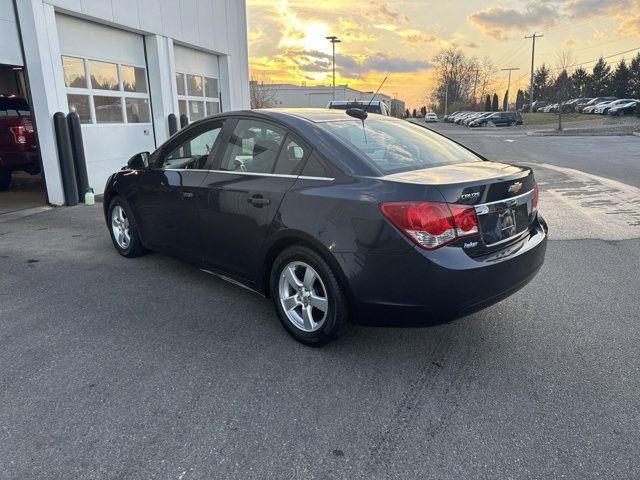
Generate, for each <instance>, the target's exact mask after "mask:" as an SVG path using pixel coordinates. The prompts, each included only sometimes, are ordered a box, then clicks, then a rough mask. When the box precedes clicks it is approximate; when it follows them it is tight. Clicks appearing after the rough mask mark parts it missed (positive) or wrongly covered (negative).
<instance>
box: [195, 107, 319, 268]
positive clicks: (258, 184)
mask: <svg viewBox="0 0 640 480" xmlns="http://www.w3.org/2000/svg"><path fill="white" fill-rule="evenodd" d="M225 141H226V145H225V146H224V148H222V146H221V148H220V149H218V151H217V153H216V155H217V156H218V158H216V159H214V161H213V167H212V170H211V171H210V172H209V174H208V176H207V178H206V179H205V181H204V184H203V185H202V188H203V189H205V190H207V193H206V195H207V198H206V201H205V202H203V203H202V204H201V209H200V216H201V222H202V228H203V232H202V236H203V239H204V244H205V245H204V258H205V261H206V262H207V263H208V264H210V265H211V266H213V267H216V268H218V269H221V270H223V271H225V272H228V273H230V274H232V275H235V276H238V277H242V278H244V279H246V280H248V281H252V280H254V278H255V273H256V271H257V268H258V260H259V252H260V248H261V247H262V244H263V242H264V239H265V238H266V236H267V234H268V232H269V229H270V228H271V224H272V222H273V221H274V217H275V216H276V213H277V211H278V208H279V206H280V203H281V202H282V199H283V197H284V195H285V193H286V192H287V190H289V188H291V186H292V185H293V183H294V182H295V180H296V178H297V175H298V173H299V171H300V168H301V167H302V166H303V162H304V160H306V158H307V156H308V155H309V153H310V149H309V148H308V147H307V146H305V144H304V143H303V142H302V141H300V140H299V139H298V138H296V137H295V136H294V135H292V134H291V133H290V132H288V131H287V130H286V129H285V128H283V127H282V126H279V125H275V124H272V123H269V122H266V121H264V120H261V119H252V118H242V119H239V120H238V121H237V123H236V124H235V126H234V127H233V131H232V133H231V135H230V136H228V140H226V139H225ZM276 221H277V219H276Z"/></svg>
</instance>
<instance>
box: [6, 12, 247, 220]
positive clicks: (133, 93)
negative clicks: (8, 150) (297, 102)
mask: <svg viewBox="0 0 640 480" xmlns="http://www.w3.org/2000/svg"><path fill="white" fill-rule="evenodd" d="M247 62H248V60H247V27H246V7H245V1H244V0H180V1H177V0H0V101H4V102H5V103H6V104H7V105H13V104H14V103H15V102H14V100H15V99H24V100H25V101H26V102H27V103H28V106H27V107H24V108H22V109H16V108H15V107H6V108H5V110H3V109H2V107H0V119H1V118H2V117H3V115H4V116H5V117H7V118H9V117H11V118H13V117H21V120H20V121H21V122H22V124H23V127H21V128H22V130H19V132H23V133H24V132H27V133H28V132H29V129H31V131H33V130H35V133H36V134H37V135H36V136H34V141H33V145H29V143H30V140H29V137H28V135H27V133H25V135H27V139H26V140H24V138H23V137H24V135H23V137H19V138H20V139H21V140H23V141H22V143H23V145H22V148H23V149H24V148H27V149H28V148H31V149H32V150H33V151H37V153H38V154H39V157H40V159H39V162H40V168H39V169H38V170H40V171H41V173H39V174H38V175H35V177H36V178H38V179H41V187H40V197H39V198H40V199H41V203H43V204H44V203H49V204H53V205H61V204H63V203H64V201H65V199H64V195H63V188H62V179H61V175H60V167H59V162H58V154H57V147H56V142H55V131H54V127H53V115H54V114H55V113H56V112H63V113H68V112H70V111H75V112H77V113H78V115H79V116H80V119H81V122H82V134H83V138H84V145H85V155H86V158H87V170H88V175H89V184H90V185H91V186H92V187H93V188H94V190H95V192H96V193H101V192H102V190H103V188H104V185H105V182H106V180H107V178H108V176H109V175H110V174H111V173H112V172H114V171H115V170H118V169H120V168H121V167H122V166H123V165H125V164H126V161H127V159H128V158H129V157H131V155H133V154H134V153H137V152H140V151H151V150H153V149H155V147H156V146H158V145H160V144H161V143H162V142H164V141H165V140H166V139H167V138H168V136H169V126H168V116H169V114H172V113H173V114H175V115H176V116H180V115H181V114H184V115H186V116H187V118H188V119H189V121H195V120H197V119H200V118H203V117H205V116H207V115H211V114H214V113H218V112H221V111H228V110H236V109H243V108H248V107H249V81H248V63H247ZM12 102H14V103H12ZM25 119H27V120H25ZM16 120H17V119H16ZM7 121H9V120H7ZM0 123H1V120H0ZM11 128H12V130H10V129H7V132H9V131H11V132H16V131H18V130H16V128H17V127H16V128H14V127H11ZM0 134H2V126H1V125H0ZM14 137H15V138H14ZM7 138H8V139H9V140H10V141H11V142H13V141H14V140H15V139H16V138H18V137H16V136H15V135H14V136H13V137H10V136H9V137H7ZM16 141H17V140H16ZM24 144H26V146H25V145H24ZM1 145H3V144H2V143H0V167H2V165H3V163H2V162H3V152H2V148H4V147H2V146H1ZM5 156H6V158H8V155H5ZM7 161H8V160H7ZM14 163H15V162H14ZM13 169H14V172H13V175H14V177H13V181H15V185H16V186H15V190H16V191H15V192H14V193H15V195H16V196H20V195H21V191H20V186H21V185H26V184H27V183H26V182H27V179H26V178H24V177H28V176H29V175H32V173H28V172H26V170H25V171H23V172H21V171H20V169H21V167H20V166H15V165H14V167H13ZM23 170H24V169H23ZM32 170H33V169H32ZM21 181H24V184H23V183H21ZM12 190H14V187H10V188H9V189H8V190H6V191H4V192H0V214H1V213H3V212H4V211H7V210H8V209H10V208H12V207H11V206H10V205H11V202H12V199H13V198H14V197H12V196H11V195H14V193H12ZM27 190H29V189H28V188H27ZM30 192H31V193H30V194H31V195H32V196H33V192H32V191H30ZM22 193H24V192H22ZM32 196H28V195H27V196H26V197H25V196H24V195H23V196H22V197H20V198H21V200H19V201H15V202H14V203H15V206H14V208H24V206H25V205H28V206H30V203H29V201H26V203H24V202H23V200H24V199H25V198H27V199H31V198H32ZM16 198H17V197H16Z"/></svg>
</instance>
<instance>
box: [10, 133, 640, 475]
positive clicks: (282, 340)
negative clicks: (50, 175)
mask: <svg viewBox="0 0 640 480" xmlns="http://www.w3.org/2000/svg"><path fill="white" fill-rule="evenodd" d="M505 133H506V132H500V133H496V134H497V135H504V134H505ZM465 135H466V136H467V137H468V138H466V137H465V141H466V142H468V143H469V144H470V146H476V147H477V146H480V148H481V149H484V150H485V151H483V152H482V153H484V154H491V155H495V156H496V157H498V158H500V159H502V158H506V155H508V154H509V152H505V151H504V149H505V148H509V149H513V150H511V151H512V152H515V151H518V152H519V153H518V157H517V159H516V160H517V161H521V162H527V163H535V164H537V167H536V173H537V175H538V179H539V181H540V183H541V188H542V194H541V206H540V209H541V211H542V213H543V214H544V215H545V216H546V217H547V219H548V220H549V223H550V225H551V236H550V242H549V246H548V251H547V252H548V253H547V260H546V263H545V265H544V267H543V268H542V270H541V272H540V274H539V275H538V276H537V277H536V278H535V279H534V281H533V282H532V283H530V284H529V285H528V286H527V287H525V288H524V289H523V290H521V291H520V292H518V293H517V294H515V295H514V296H512V297H510V298H508V299H507V300H505V301H503V302H501V303H499V304H497V305H495V306H493V307H490V308H488V309H486V310H484V311H482V312H479V313H476V314H474V315H471V316H468V317H466V318H463V319H461V320H458V321H456V322H453V323H450V324H446V325H441V326H436V327H430V328H423V329H399V328H398V329H395V328H367V327H354V328H353V329H352V330H351V332H350V333H349V335H347V336H346V337H345V338H343V339H341V340H339V341H337V342H335V343H332V344H330V345H328V346H327V347H325V348H323V349H311V348H307V347H304V346H302V345H300V344H298V343H296V342H295V341H294V340H293V339H291V338H290V337H289V336H288V335H287V334H286V333H285V331H284V330H283V329H282V327H281V326H280V324H279V322H278V320H277V318H276V316H275V313H274V311H273V307H272V305H271V303H270V301H269V300H267V299H263V298H261V297H259V296H257V295H255V294H252V293H251V292H248V291H246V290H243V289H240V288H238V287H235V286H233V285H230V284H227V283H225V282H223V281H222V280H219V279H217V278H215V277H212V276H210V275H208V274H206V273H204V272H202V271H200V270H197V269H195V268H193V267H191V266H189V265H185V264H182V263H180V262H178V261H176V260H174V259H171V258H169V257H166V256H163V255H159V254H149V255H146V256H144V257H141V258H138V259H134V260H128V259H125V258H122V257H120V256H119V255H118V254H117V253H116V252H115V250H114V249H113V247H112V246H111V243H110V239H109V236H108V232H107V230H106V227H105V225H104V221H103V219H102V217H101V210H100V205H97V206H95V207H84V206H79V207H74V208H64V209H54V210H51V211H47V212H43V213H40V214H37V215H32V216H29V217H24V218H19V219H15V220H11V221H8V222H4V223H0V366H1V368H0V479H47V480H50V479H65V480H67V479H89V478H90V479H136V480H138V479H178V480H189V479H284V480H288V479H403V480H406V479H462V478H474V479H483V478H486V479H498V478H499V479H506V478H518V479H523V478H531V479H548V478H554V479H555V478H580V479H587V478H616V479H634V478H639V477H640V462H638V458H640V395H639V392H640V349H639V347H638V340H639V339H640V322H639V321H638V320H639V319H640V306H639V303H638V292H640V278H639V276H640V274H639V272H640V255H639V254H638V250H639V249H640V222H639V221H637V215H638V209H639V208H640V195H638V189H637V187H638V185H637V183H636V181H637V176H635V172H637V170H634V168H635V169H637V168H638V167H637V165H638V160H639V159H638V158H637V156H636V155H635V152H637V151H638V146H639V145H640V143H635V144H630V146H624V147H620V148H619V149H616V148H617V147H616V146H615V145H614V144H609V143H607V142H608V141H609V140H608V139H606V140H605V139H599V140H597V141H594V142H593V143H592V142H582V141H579V142H578V141H575V139H574V140H573V149H575V150H576V153H575V154H571V155H568V154H566V151H568V150H569V149H570V147H569V146H568V145H567V146H563V149H564V150H563V151H564V153H562V152H561V153H558V155H555V156H554V155H550V154H549V155H546V156H543V155H542V153H540V154H536V153H535V152H545V151H550V150H551V148H549V145H551V144H549V143H545V142H550V141H551V142H557V141H558V140H565V139H555V138H554V139H552V140H551V139H549V138H547V137H538V138H526V139H525V138H522V139H521V138H519V137H518V138H517V139H516V141H515V142H504V141H503V138H502V137H495V138H494V137H489V136H486V137H485V135H488V134H486V133H483V132H479V133H473V134H468V133H465ZM475 135H477V136H475ZM570 141H571V140H570ZM636 141H637V142H640V138H638V139H637V140H636ZM524 142H532V143H531V144H529V143H524ZM536 142H539V143H536ZM505 144H506V145H505ZM553 145H556V147H555V148H557V144H553ZM625 145H626V144H625ZM634 145H635V150H634V148H633V147H634ZM611 148H613V149H614V150H613V152H614V153H615V154H613V155H611V154H609V155H606V154H605V153H606V151H609V152H610V151H611V150H607V149H611ZM529 149H533V153H532V152H531V151H530V150H529ZM524 150H526V152H527V153H522V152H523V151H524ZM605 150H606V151H605ZM503 155H505V156H503ZM514 155H515V154H514ZM581 157H582V158H583V159H584V160H583V163H582V164H580V161H579V158H581ZM623 166H624V167H623ZM621 168H622V169H626V172H627V173H626V174H624V173H620V172H621V170H620V169H621ZM634 176H635V179H634V178H632V177H634ZM611 202H613V203H614V205H612V204H611ZM616 202H622V203H620V205H618V206H616V205H615V203H616ZM624 202H627V203H624ZM603 222H604V223H603Z"/></svg>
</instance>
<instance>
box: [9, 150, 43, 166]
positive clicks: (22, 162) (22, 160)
mask: <svg viewBox="0 0 640 480" xmlns="http://www.w3.org/2000/svg"><path fill="white" fill-rule="evenodd" d="M37 164H38V154H37V153H36V152H24V151H17V152H16V151H9V152H4V151H1V150H0V168H15V169H19V168H20V167H22V166H26V165H37Z"/></svg>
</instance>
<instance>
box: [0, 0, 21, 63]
mask: <svg viewBox="0 0 640 480" xmlns="http://www.w3.org/2000/svg"><path fill="white" fill-rule="evenodd" d="M0 63H3V64H6V65H20V66H22V50H21V48H20V37H19V36H18V26H17V24H16V16H15V13H14V11H13V0H0Z"/></svg>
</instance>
